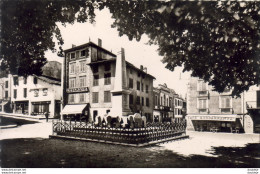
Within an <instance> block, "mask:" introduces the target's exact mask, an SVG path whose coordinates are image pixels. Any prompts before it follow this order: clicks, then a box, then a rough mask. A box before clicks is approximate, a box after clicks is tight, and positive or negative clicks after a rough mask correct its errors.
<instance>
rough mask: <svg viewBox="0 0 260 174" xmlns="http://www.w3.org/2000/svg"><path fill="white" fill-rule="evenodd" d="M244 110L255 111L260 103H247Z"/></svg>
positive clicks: (259, 106)
mask: <svg viewBox="0 0 260 174" xmlns="http://www.w3.org/2000/svg"><path fill="white" fill-rule="evenodd" d="M246 109H249V110H253V109H254V110H255V109H260V102H259V101H258V102H257V101H248V102H246Z"/></svg>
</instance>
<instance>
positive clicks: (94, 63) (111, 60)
mask: <svg viewBox="0 0 260 174" xmlns="http://www.w3.org/2000/svg"><path fill="white" fill-rule="evenodd" d="M113 61H116V58H111V59H106V60H105V59H103V60H100V61H95V62H91V63H88V65H96V64H101V63H106V62H113ZM125 62H126V66H128V67H131V68H133V69H135V70H137V71H138V72H141V73H143V74H145V75H147V76H149V77H151V78H153V79H156V78H155V77H154V76H152V75H151V74H148V73H146V72H144V71H142V70H141V69H139V68H137V67H136V66H134V65H133V64H132V63H130V62H128V61H125Z"/></svg>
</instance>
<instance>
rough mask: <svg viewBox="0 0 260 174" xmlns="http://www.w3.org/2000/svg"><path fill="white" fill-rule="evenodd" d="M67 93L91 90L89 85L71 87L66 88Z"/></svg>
mask: <svg viewBox="0 0 260 174" xmlns="http://www.w3.org/2000/svg"><path fill="white" fill-rule="evenodd" d="M66 92H67V93H74V92H89V90H88V87H82V88H70V89H67V90H66Z"/></svg>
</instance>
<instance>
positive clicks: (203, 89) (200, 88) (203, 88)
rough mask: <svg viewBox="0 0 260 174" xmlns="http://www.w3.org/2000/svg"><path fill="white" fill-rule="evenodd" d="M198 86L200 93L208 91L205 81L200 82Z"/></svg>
mask: <svg viewBox="0 0 260 174" xmlns="http://www.w3.org/2000/svg"><path fill="white" fill-rule="evenodd" d="M197 85H198V87H197V89H198V91H206V90H207V87H206V83H204V81H202V80H199V81H198V84H197Z"/></svg>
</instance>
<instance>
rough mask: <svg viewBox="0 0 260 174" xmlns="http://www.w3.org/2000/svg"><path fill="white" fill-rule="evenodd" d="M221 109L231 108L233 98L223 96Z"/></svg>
mask: <svg viewBox="0 0 260 174" xmlns="http://www.w3.org/2000/svg"><path fill="white" fill-rule="evenodd" d="M220 102H221V104H220V108H231V97H230V96H221V101H220Z"/></svg>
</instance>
